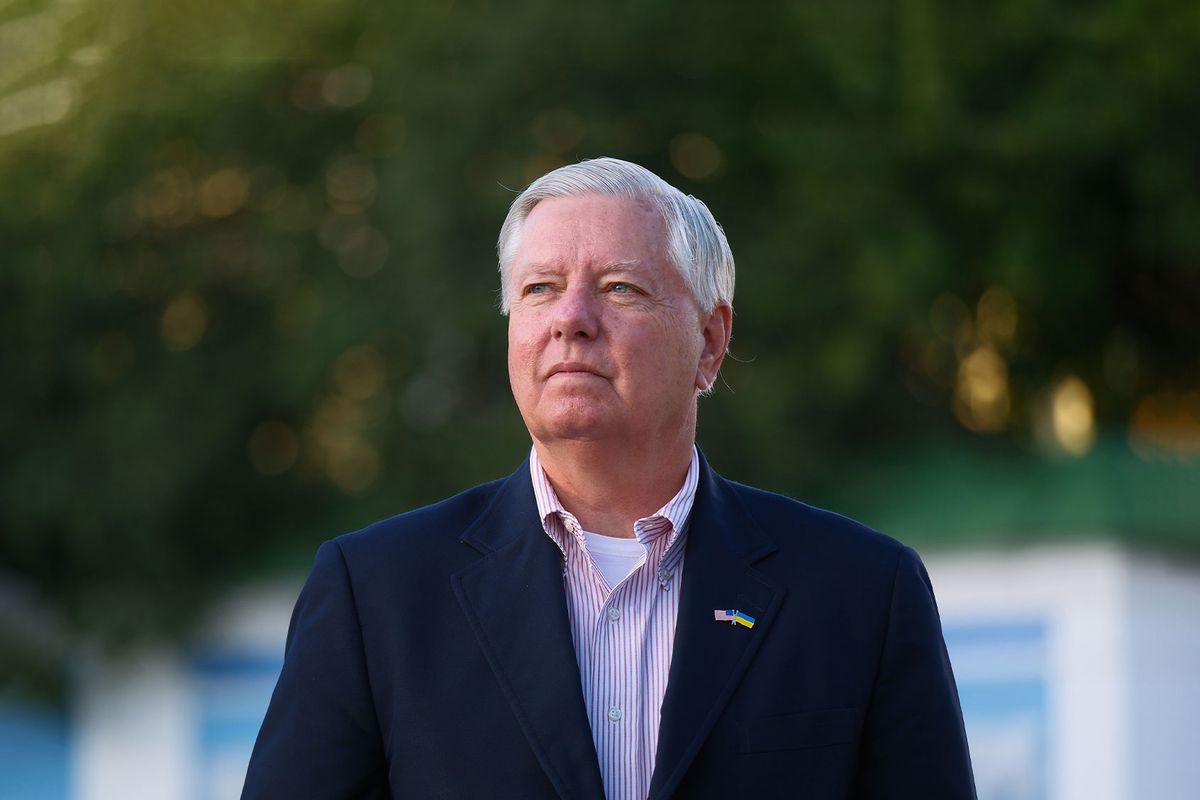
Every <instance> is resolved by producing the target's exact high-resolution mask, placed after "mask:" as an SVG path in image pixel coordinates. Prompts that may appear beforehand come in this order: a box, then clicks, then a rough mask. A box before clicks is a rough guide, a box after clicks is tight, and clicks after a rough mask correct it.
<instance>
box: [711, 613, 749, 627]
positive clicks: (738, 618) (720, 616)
mask: <svg viewBox="0 0 1200 800" xmlns="http://www.w3.org/2000/svg"><path fill="white" fill-rule="evenodd" d="M713 619H715V620H716V621H717V622H728V623H729V624H730V625H742V626H744V627H746V628H753V627H754V617H752V616H750V615H749V614H743V613H742V612H740V611H737V610H736V609H734V610H731V611H722V610H720V609H717V610H715V611H713Z"/></svg>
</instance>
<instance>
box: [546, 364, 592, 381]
mask: <svg viewBox="0 0 1200 800" xmlns="http://www.w3.org/2000/svg"><path fill="white" fill-rule="evenodd" d="M556 375H558V376H562V377H564V378H571V377H583V376H593V377H597V378H603V377H604V375H602V374H601V373H599V372H597V371H596V370H595V369H594V368H592V367H589V366H588V365H587V364H582V363H579V362H577V361H564V362H562V363H561V364H555V365H554V366H553V367H552V368H551V369H550V374H549V375H548V376H547V377H549V378H553V377H554V376H556Z"/></svg>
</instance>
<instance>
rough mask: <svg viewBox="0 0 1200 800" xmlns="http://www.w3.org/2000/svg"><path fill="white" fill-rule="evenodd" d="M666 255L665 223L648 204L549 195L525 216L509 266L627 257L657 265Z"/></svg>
mask: <svg viewBox="0 0 1200 800" xmlns="http://www.w3.org/2000/svg"><path fill="white" fill-rule="evenodd" d="M665 256H666V225H665V224H664V223H663V219H662V215H661V214H660V213H659V212H658V211H657V210H656V209H655V208H654V207H653V206H652V205H650V204H649V203H647V202H643V201H639V200H634V199H631V198H626V197H610V196H606V195H584V196H582V197H550V198H547V199H545V200H542V201H541V202H539V203H538V204H537V205H536V206H534V207H533V210H532V211H531V212H530V213H529V216H528V217H526V219H525V222H524V224H523V225H522V226H521V232H520V235H519V238H518V240H517V243H516V248H515V250H514V252H513V266H514V267H515V268H517V269H521V268H522V267H528V266H554V265H556V264H559V263H561V262H564V261H569V262H571V263H586V262H630V263H647V264H651V265H655V266H657V265H658V264H659V263H660V262H662V261H664V260H665Z"/></svg>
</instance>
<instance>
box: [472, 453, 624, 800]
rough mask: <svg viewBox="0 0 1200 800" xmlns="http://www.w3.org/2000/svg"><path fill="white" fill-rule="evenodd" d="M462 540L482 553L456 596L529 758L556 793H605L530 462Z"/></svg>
mask: <svg viewBox="0 0 1200 800" xmlns="http://www.w3.org/2000/svg"><path fill="white" fill-rule="evenodd" d="M461 538H462V541H463V542H465V543H466V544H468V545H470V546H472V547H474V548H476V549H477V550H479V551H480V552H481V553H483V554H484V557H483V558H481V559H480V560H479V561H477V562H475V563H473V564H472V565H470V566H469V567H467V568H465V569H463V570H461V571H460V572H458V573H456V574H455V575H454V576H452V578H451V582H452V584H453V586H454V592H455V595H456V596H457V598H458V601H459V604H460V605H461V606H462V608H463V611H464V612H465V613H466V616H467V620H468V621H469V623H470V625H471V630H472V631H473V632H474V634H475V637H476V638H477V639H478V640H479V645H480V647H481V648H482V649H483V652H484V655H485V656H486V658H487V661H488V663H489V664H490V665H491V668H492V670H493V672H494V673H495V675H496V679H497V681H498V682H499V684H500V687H501V689H502V690H503V692H504V694H505V697H506V698H507V699H508V702H509V704H510V705H511V706H512V710H513V714H514V715H515V716H516V718H517V721H518V723H519V724H520V726H521V730H522V731H523V732H524V733H525V737H526V738H527V739H528V740H529V745H530V747H531V748H532V750H533V752H534V755H535V756H536V758H537V760H538V762H539V763H540V764H541V766H542V769H543V770H545V772H546V775H547V776H548V777H549V779H550V782H551V783H552V784H553V785H554V788H555V790H556V791H557V792H558V793H559V795H560V796H561V797H563V798H586V799H591V800H603V797H604V788H603V782H602V780H601V777H600V766H599V764H598V762H597V760H596V749H595V745H594V744H593V742H592V734H591V727H590V725H589V723H588V719H587V711H586V708H585V706H584V701H583V690H582V688H581V682H580V677H579V665H578V662H577V661H576V657H575V648H574V645H572V643H571V629H570V622H569V620H568V619H567V605H566V596H565V594H564V589H563V578H562V565H561V560H560V557H561V554H560V553H559V550H558V548H557V546H556V545H555V544H554V542H552V541H551V540H550V538H549V537H548V536H546V534H545V531H544V530H543V529H542V524H541V521H540V520H539V519H538V516H537V503H536V501H535V500H534V497H533V487H532V484H531V482H530V479H529V464H528V462H526V463H525V465H524V466H523V467H522V468H521V469H518V470H517V472H515V473H514V474H513V475H512V476H511V477H509V478H508V480H507V481H505V483H504V484H503V485H502V487H501V488H500V490H499V493H498V496H497V498H496V500H495V501H494V502H493V504H492V505H491V507H489V508H488V509H487V510H486V511H485V512H484V513H483V514H482V515H481V516H480V518H479V520H478V521H477V522H476V524H475V525H473V526H472V527H471V528H469V529H468V530H467V531H466V532H465V533H464V534H463V536H462V537H461Z"/></svg>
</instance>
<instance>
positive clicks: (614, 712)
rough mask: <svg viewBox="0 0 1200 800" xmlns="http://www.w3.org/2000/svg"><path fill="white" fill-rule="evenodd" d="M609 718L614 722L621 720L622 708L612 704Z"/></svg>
mask: <svg viewBox="0 0 1200 800" xmlns="http://www.w3.org/2000/svg"><path fill="white" fill-rule="evenodd" d="M608 718H609V719H610V720H611V721H613V722H620V721H621V709H619V708H617V707H616V706H612V707H610V708H609V709H608Z"/></svg>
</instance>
